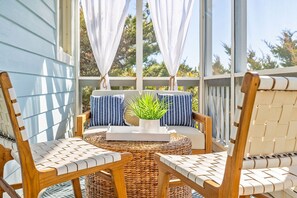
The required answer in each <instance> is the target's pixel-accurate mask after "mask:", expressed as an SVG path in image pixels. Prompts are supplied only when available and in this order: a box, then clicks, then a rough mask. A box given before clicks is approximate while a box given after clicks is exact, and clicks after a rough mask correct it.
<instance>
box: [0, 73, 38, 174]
mask: <svg viewBox="0 0 297 198" xmlns="http://www.w3.org/2000/svg"><path fill="white" fill-rule="evenodd" d="M0 87H1V91H0V116H1V120H0V144H1V145H2V146H3V147H4V148H6V149H11V150H18V153H19V159H20V164H21V166H22V169H29V170H32V171H34V170H36V168H35V165H34V161H33V157H32V153H31V150H30V146H29V142H28V135H27V131H26V129H25V126H24V122H23V118H22V115H21V109H20V106H19V104H18V102H17V96H16V93H15V90H14V88H13V87H12V84H11V81H10V79H9V76H8V74H7V72H0Z"/></svg>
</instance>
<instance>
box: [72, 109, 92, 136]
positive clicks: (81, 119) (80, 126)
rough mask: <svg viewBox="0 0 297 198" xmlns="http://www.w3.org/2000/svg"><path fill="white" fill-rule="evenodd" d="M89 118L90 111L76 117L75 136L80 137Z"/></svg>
mask: <svg viewBox="0 0 297 198" xmlns="http://www.w3.org/2000/svg"><path fill="white" fill-rule="evenodd" d="M90 117H91V111H86V112H84V113H83V114H80V115H78V116H77V117H76V124H77V127H76V128H77V130H76V133H75V136H79V137H82V135H83V133H84V126H85V123H86V122H87V121H88V120H89V119H90Z"/></svg>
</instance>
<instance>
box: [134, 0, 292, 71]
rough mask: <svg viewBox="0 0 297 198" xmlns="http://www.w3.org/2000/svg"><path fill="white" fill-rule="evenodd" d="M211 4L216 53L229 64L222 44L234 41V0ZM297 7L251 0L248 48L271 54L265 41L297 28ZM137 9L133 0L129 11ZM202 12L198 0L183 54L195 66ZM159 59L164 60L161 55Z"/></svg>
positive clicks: (286, 1)
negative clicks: (232, 29)
mask: <svg viewBox="0 0 297 198" xmlns="http://www.w3.org/2000/svg"><path fill="white" fill-rule="evenodd" d="M212 4H213V5H212V6H213V7H212V10H210V12H211V14H212V20H213V21H212V50H213V55H218V56H220V58H221V62H222V63H223V65H224V66H227V65H228V62H229V60H228V59H229V57H228V56H227V55H226V53H225V52H224V48H223V47H222V44H223V43H226V44H228V45H229V46H230V45H231V0H213V2H212ZM296 8H297V0H248V1H247V47H248V49H253V50H254V51H256V54H257V56H258V57H261V56H262V54H270V52H269V48H268V47H267V46H266V44H265V43H264V41H268V42H270V43H273V44H275V43H278V41H279V40H278V36H280V34H281V32H282V31H283V30H291V31H292V32H294V31H297V12H296ZM135 10H136V0H131V2H130V8H129V13H132V14H133V13H134V14H135V12H136V11H135ZM199 12H200V10H199V0H195V2H194V8H193V13H192V17H191V21H190V25H189V29H188V35H187V39H186V43H185V48H184V52H183V56H182V60H184V59H186V63H187V64H189V65H190V66H191V67H193V68H194V67H197V66H198V64H199ZM296 35H297V34H296ZM296 37H297V36H296ZM270 55H271V54H270ZM157 59H158V60H159V61H162V57H161V56H160V57H157Z"/></svg>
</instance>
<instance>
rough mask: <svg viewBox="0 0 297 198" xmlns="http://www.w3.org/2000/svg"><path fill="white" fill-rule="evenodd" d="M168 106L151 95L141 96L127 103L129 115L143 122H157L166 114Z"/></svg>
mask: <svg viewBox="0 0 297 198" xmlns="http://www.w3.org/2000/svg"><path fill="white" fill-rule="evenodd" d="M168 106H169V104H168V103H167V102H166V101H165V100H159V99H158V98H155V97H154V96H153V95H152V94H148V93H146V94H142V95H141V96H139V97H137V98H134V99H132V100H131V101H130V102H129V107H130V113H131V114H132V115H135V116H137V117H138V118H140V119H144V120H158V119H160V118H162V117H163V115H164V114H165V113H166V112H167V110H168Z"/></svg>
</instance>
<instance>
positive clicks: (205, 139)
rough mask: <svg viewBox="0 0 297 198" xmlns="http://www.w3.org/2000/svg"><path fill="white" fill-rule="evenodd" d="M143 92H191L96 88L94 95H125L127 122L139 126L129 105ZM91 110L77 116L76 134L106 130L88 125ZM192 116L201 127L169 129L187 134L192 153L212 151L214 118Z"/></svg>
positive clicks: (173, 127)
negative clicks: (131, 113) (128, 111)
mask: <svg viewBox="0 0 297 198" xmlns="http://www.w3.org/2000/svg"><path fill="white" fill-rule="evenodd" d="M143 93H151V94H153V95H156V94H157V93H158V94H170V95H184V94H191V93H189V92H182V91H159V90H154V91H151V90H145V91H142V92H139V91H137V90H109V91H106V90H94V91H93V93H92V95H93V96H111V95H122V94H123V95H124V107H125V111H124V115H123V116H124V120H125V122H126V124H128V125H133V126H138V122H139V120H138V118H137V117H135V116H131V115H130V114H129V113H127V106H128V103H129V101H130V100H131V99H133V98H135V97H137V96H139V95H140V94H143ZM90 118H91V112H90V111H87V112H84V113H83V114H81V115H79V116H77V132H76V133H77V134H76V135H81V134H82V135H85V134H91V133H97V132H100V131H106V130H107V127H108V126H92V127H86V126H88V124H87V123H89V122H90ZM192 118H193V120H194V121H196V122H197V123H199V125H198V126H199V128H200V129H198V128H195V127H191V126H168V127H169V130H172V129H174V130H175V131H176V132H177V133H179V134H182V135H185V136H187V137H188V138H190V139H191V141H192V153H193V154H199V153H209V152H211V151H212V128H211V127H212V123H211V122H212V120H211V118H210V117H209V116H206V115H203V114H200V113H197V112H192Z"/></svg>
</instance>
